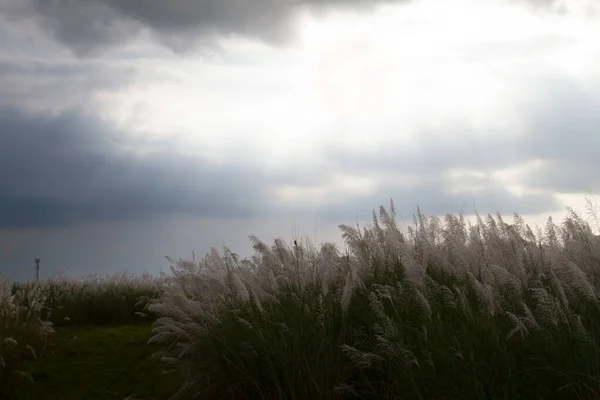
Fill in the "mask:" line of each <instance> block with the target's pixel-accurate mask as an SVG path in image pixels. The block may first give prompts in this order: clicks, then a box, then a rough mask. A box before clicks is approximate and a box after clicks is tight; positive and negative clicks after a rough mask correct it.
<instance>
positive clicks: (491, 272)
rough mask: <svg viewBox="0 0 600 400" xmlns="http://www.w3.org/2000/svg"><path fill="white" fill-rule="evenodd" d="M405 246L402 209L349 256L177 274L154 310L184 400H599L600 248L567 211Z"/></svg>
mask: <svg viewBox="0 0 600 400" xmlns="http://www.w3.org/2000/svg"><path fill="white" fill-rule="evenodd" d="M476 217H477V223H475V224H471V223H469V222H467V220H466V218H465V217H464V215H446V216H445V217H444V218H443V220H442V219H440V218H437V217H426V216H425V215H423V214H422V213H421V212H420V210H418V212H417V214H416V215H415V216H414V223H415V224H414V226H411V227H410V228H409V229H408V231H407V232H401V231H400V230H399V229H398V227H397V224H396V221H395V210H394V205H393V202H392V203H391V206H390V209H389V210H386V209H385V208H384V207H381V208H380V210H379V215H377V214H375V213H374V215H373V221H372V223H371V224H370V225H369V226H367V227H364V228H362V229H361V228H360V227H353V226H349V225H341V226H340V229H341V232H342V237H343V239H344V241H345V243H346V246H347V248H348V250H347V252H346V254H341V253H340V252H339V251H338V250H337V249H336V248H335V246H334V245H333V244H331V243H325V244H323V245H321V247H320V248H318V249H317V248H315V247H314V246H309V245H307V244H306V243H299V244H298V245H296V246H293V247H290V246H288V245H286V244H285V243H284V242H283V241H281V240H275V242H274V244H273V245H271V246H268V245H266V244H265V243H263V242H262V241H260V240H259V239H258V238H256V237H251V240H252V243H253V246H254V249H255V255H254V256H253V257H251V258H249V259H246V260H242V261H240V260H239V259H238V257H237V256H236V255H235V254H233V253H231V252H229V251H227V250H226V251H224V252H223V254H220V253H219V252H218V251H217V250H215V249H213V250H212V252H211V253H210V254H208V255H207V256H206V257H205V258H204V259H202V260H200V261H198V262H196V261H195V260H192V261H186V260H182V259H180V260H177V261H176V262H173V264H172V266H171V275H170V276H169V277H168V278H166V279H167V280H166V283H165V286H164V291H163V293H162V295H161V296H160V297H159V298H158V299H156V300H153V301H152V302H151V304H150V306H149V310H150V311H152V312H154V313H156V314H157V315H158V316H159V318H158V319H157V321H156V323H155V325H154V336H153V337H152V339H151V342H157V343H162V344H163V345H164V350H163V351H162V352H160V353H158V354H157V356H158V357H161V358H162V359H163V360H164V361H165V363H166V365H168V366H169V367H170V368H171V369H172V370H174V371H177V372H178V373H181V374H182V375H183V376H184V378H185V385H184V386H183V387H182V388H181V391H180V393H179V394H178V396H176V397H175V398H184V399H188V398H200V399H212V398H230V399H338V398H339V399H342V398H357V399H358V398H360V399H379V398H394V397H395V398H414V399H441V398H444V399H449V398H454V399H466V398H472V399H542V398H543V399H547V398H575V399H596V398H599V397H600V348H599V345H598V343H600V342H599V340H600V304H599V301H598V290H599V285H600V280H599V278H600V268H599V267H600V239H599V238H598V236H596V235H595V234H594V232H593V231H592V229H591V227H590V225H589V224H588V223H587V222H585V221H584V220H583V219H582V218H581V217H580V216H579V215H577V214H576V213H575V212H574V211H573V210H569V214H568V216H567V218H566V219H565V221H564V222H563V223H562V224H561V225H560V226H558V225H556V224H555V223H554V222H553V221H552V219H549V220H548V221H547V224H546V227H545V230H544V231H543V232H538V233H537V234H534V233H533V231H532V229H531V228H530V227H529V225H527V224H526V223H525V221H523V219H522V218H521V217H520V216H519V215H517V214H515V215H514V216H513V218H512V224H509V223H507V222H505V221H504V220H503V218H502V216H501V215H499V214H498V215H495V216H492V215H487V216H481V215H477V216H476Z"/></svg>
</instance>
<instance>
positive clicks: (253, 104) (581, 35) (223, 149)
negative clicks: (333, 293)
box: [0, 0, 600, 279]
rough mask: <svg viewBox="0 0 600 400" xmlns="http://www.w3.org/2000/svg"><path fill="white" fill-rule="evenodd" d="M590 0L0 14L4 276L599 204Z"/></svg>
mask: <svg viewBox="0 0 600 400" xmlns="http://www.w3.org/2000/svg"><path fill="white" fill-rule="evenodd" d="M598 65H600V3H599V2H598V1H597V0H568V1H559V0H487V1H479V0H379V1H376V0H373V1H364V0H363V1H358V0H319V1H316V0H305V1H300V0H279V1H267V0H254V1H252V2H250V1H241V0H207V1H195V0H171V1H169V2H164V1H162V0H78V1H73V0H55V1H47V0H19V1H14V0H0V178H1V184H0V275H3V276H9V277H11V278H13V279H32V278H33V277H34V276H35V275H34V265H35V264H34V261H33V260H34V259H35V258H40V259H41V263H40V276H41V277H47V276H53V275H57V274H64V275H68V276H82V275H87V274H92V273H98V274H105V273H115V272H128V273H136V274H140V273H143V272H150V273H157V272H158V271H160V270H165V271H167V270H168V268H169V262H168V261H167V260H166V259H165V256H169V257H172V258H174V259H177V258H184V259H189V258H191V256H192V251H194V252H195V253H196V256H197V257H198V258H199V257H201V256H203V255H204V254H206V252H208V251H209V250H210V248H211V247H213V246H214V247H217V248H220V249H222V248H223V246H224V245H226V246H227V247H228V248H229V249H231V251H233V252H234V253H237V254H239V255H240V256H242V257H246V256H250V255H251V254H252V248H251V243H250V241H249V239H248V236H249V235H250V234H255V235H257V236H258V237H259V238H261V239H262V240H264V241H265V242H267V243H272V240H273V239H274V238H278V237H280V238H282V239H284V240H285V241H286V242H288V243H290V242H291V241H292V240H293V239H295V238H298V237H307V238H310V240H311V241H312V242H313V243H314V244H316V245H318V244H319V243H321V242H325V241H333V242H336V243H337V244H338V247H339V248H340V249H343V242H342V241H341V239H340V232H339V229H338V225H339V224H353V223H356V222H360V223H361V224H364V223H366V222H368V220H369V219H370V218H371V215H372V211H373V209H377V208H378V207H379V206H380V205H384V206H388V205H389V202H390V199H393V200H394V203H395V205H396V208H397V211H398V214H399V215H398V219H399V222H401V223H402V221H403V220H404V221H411V220H412V215H413V214H414V213H415V212H416V210H417V206H418V207H420V209H421V210H422V212H423V213H425V214H426V215H438V216H443V215H445V214H447V213H458V212H461V211H462V212H464V213H465V214H466V215H473V214H474V211H475V209H476V210H477V211H478V212H479V213H481V214H487V213H496V212H500V213H501V214H502V215H503V216H505V217H506V218H508V219H510V218H511V217H512V214H513V213H519V214H520V215H521V216H523V217H524V218H525V219H526V221H527V222H528V223H530V224H531V225H532V227H533V226H534V225H538V226H540V227H543V225H544V223H545V221H546V218H547V217H548V216H550V215H552V216H553V217H554V218H555V220H557V221H561V220H562V218H563V217H564V215H565V208H566V207H567V206H571V207H573V208H574V209H576V210H578V211H581V212H582V213H584V210H585V209H584V205H585V197H586V196H588V197H589V196H590V195H592V196H594V197H597V196H596V195H597V194H598V192H599V191H600V178H599V176H598V171H599V170H600V132H597V130H598V127H600V112H598V110H600V68H598V67H597V66H598Z"/></svg>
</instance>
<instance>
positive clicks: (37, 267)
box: [35, 258, 40, 281]
mask: <svg viewBox="0 0 600 400" xmlns="http://www.w3.org/2000/svg"><path fill="white" fill-rule="evenodd" d="M35 280H36V281H39V280H40V259H39V258H36V259H35Z"/></svg>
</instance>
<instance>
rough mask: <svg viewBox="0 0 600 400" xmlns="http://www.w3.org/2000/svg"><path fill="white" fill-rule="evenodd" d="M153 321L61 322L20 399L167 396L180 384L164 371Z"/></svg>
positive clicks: (155, 399)
mask: <svg viewBox="0 0 600 400" xmlns="http://www.w3.org/2000/svg"><path fill="white" fill-rule="evenodd" d="M150 329H151V328H150V325H148V324H145V325H129V326H117V327H97V326H87V327H58V328H56V335H55V337H54V340H53V341H54V344H53V346H52V347H51V348H49V349H48V350H47V351H46V354H44V355H43V357H42V358H41V359H40V360H38V361H37V362H36V363H35V365H34V367H33V368H34V369H33V373H32V376H33V379H34V381H35V383H28V384H27V385H26V386H25V387H24V388H23V390H22V391H21V392H20V394H19V396H18V397H17V399H57V400H58V399H62V400H75V399H77V400H80V399H86V400H93V399H98V400H100V399H102V400H109V399H119V400H123V399H125V398H126V397H127V396H129V395H133V396H132V398H135V399H144V400H160V399H166V398H168V397H169V396H170V395H171V394H173V393H175V392H176V390H177V388H178V383H179V381H178V378H177V377H176V376H169V375H161V362H160V361H159V360H155V359H150V356H151V355H152V353H153V352H154V351H155V350H156V347H155V346H153V345H148V344H146V342H147V341H148V339H149V338H150V337H151V331H150Z"/></svg>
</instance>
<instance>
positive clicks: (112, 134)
mask: <svg viewBox="0 0 600 400" xmlns="http://www.w3.org/2000/svg"><path fill="white" fill-rule="evenodd" d="M121 135H122V132H118V131H115V130H111V128H110V126H108V125H106V124H103V123H102V122H100V121H98V120H95V119H93V118H87V117H84V116H82V115H81V114H77V113H75V112H70V113H64V114H62V115H60V116H58V117H49V116H41V115H32V114H30V115H28V114H24V113H22V112H20V111H19V110H16V109H9V108H3V109H0V180H1V181H2V185H1V186H0V227H4V228H6V227H35V226H57V225H70V224H78V223H81V222H87V221H97V220H127V219H138V218H143V217H145V216H148V215H156V214H164V213H167V214H169V213H171V214H172V213H190V214H194V215H198V216H203V215H209V216H215V217H219V216H223V217H236V216H244V215H250V214H252V215H260V213H261V210H264V209H263V208H262V206H264V205H267V202H266V200H265V199H263V198H262V196H263V193H265V191H264V190H261V185H262V184H263V180H262V179H261V178H262V174H261V172H260V168H258V167H256V166H252V165H244V164H243V161H242V163H241V164H240V165H238V166H236V167H227V166H226V167H223V166H217V165H213V164H211V163H210V162H207V161H205V160H202V159H201V158H193V157H190V156H182V155H181V154H179V153H177V152H175V151H170V150H169V149H168V148H166V149H164V150H161V151H159V152H155V153H153V154H150V155H145V156H140V155H136V153H132V152H130V151H126V150H123V149H122V148H120V146H119V145H118V143H119V142H123V140H122V139H121ZM125 144H127V145H130V144H132V143H125ZM134 144H135V143H134ZM242 160H243V157H242Z"/></svg>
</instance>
